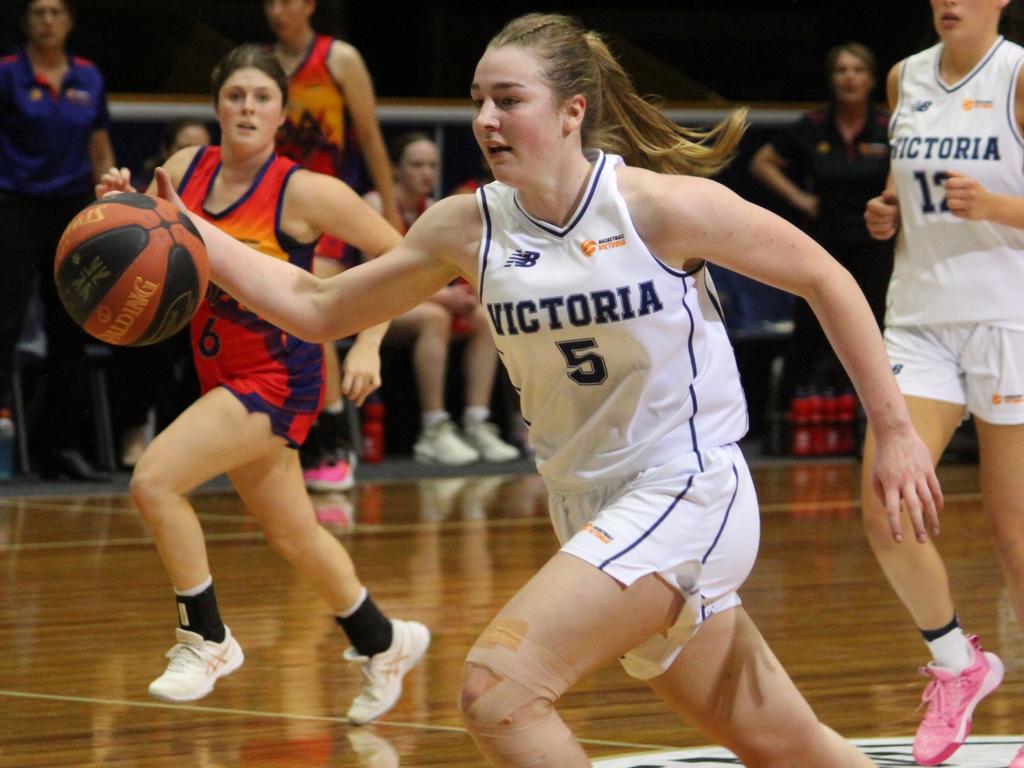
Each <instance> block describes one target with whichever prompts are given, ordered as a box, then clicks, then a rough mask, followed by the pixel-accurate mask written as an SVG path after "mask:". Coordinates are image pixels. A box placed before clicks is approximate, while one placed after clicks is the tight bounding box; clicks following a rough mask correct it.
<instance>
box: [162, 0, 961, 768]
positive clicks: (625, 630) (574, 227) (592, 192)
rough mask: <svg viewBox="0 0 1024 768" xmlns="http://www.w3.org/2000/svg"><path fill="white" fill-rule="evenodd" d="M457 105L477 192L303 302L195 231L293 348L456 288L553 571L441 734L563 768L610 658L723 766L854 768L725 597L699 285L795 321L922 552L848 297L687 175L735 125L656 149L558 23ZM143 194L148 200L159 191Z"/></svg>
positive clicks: (273, 270) (770, 220)
mask: <svg viewBox="0 0 1024 768" xmlns="http://www.w3.org/2000/svg"><path fill="white" fill-rule="evenodd" d="M470 93H471V96H472V98H473V101H474V103H475V105H476V114H475V117H474V120H473V131H474V135H475V137H476V140H477V143H478V145H479V146H480V148H481V150H482V151H483V153H484V155H485V157H486V158H487V161H488V164H489V165H490V167H491V170H492V171H493V172H494V178H495V179H496V182H495V183H494V184H491V185H488V186H486V187H484V189H483V190H482V191H481V192H480V193H479V194H478V196H477V197H476V198H471V197H469V196H468V195H453V196H452V197H449V198H446V199H444V200H441V201H439V202H438V203H437V204H436V205H433V206H431V207H430V208H429V209H427V210H426V211H425V212H424V213H423V215H422V216H420V217H419V218H418V219H417V220H416V223H415V224H414V225H413V226H412V228H411V229H410V230H409V232H408V234H407V235H406V237H405V239H404V240H403V241H402V243H401V244H400V245H399V246H397V247H396V248H395V249H394V250H392V251H390V252H389V253H387V254H385V255H383V256H382V257H379V258H377V259H374V260H373V261H372V262H368V263H366V264H363V265H360V266H359V267H356V268H354V269H351V270H347V271H346V272H344V273H342V274H340V275H338V276H337V277H334V278H331V279H329V280H319V279H318V278H316V277H315V276H311V275H309V274H308V273H304V272H300V271H298V270H295V269H291V268H290V266H289V265H287V264H284V263H283V262H277V263H275V264H267V263H264V262H271V261H273V260H271V259H258V258H255V257H254V254H252V252H251V250H250V249H248V248H247V247H246V246H244V245H243V244H241V243H239V242H237V241H235V240H232V239H231V238H229V237H227V236H226V235H224V234H223V233H221V232H219V231H218V230H217V229H216V228H214V227H212V226H210V225H209V224H208V223H205V222H202V221H197V222H196V224H197V226H198V227H199V228H200V229H201V231H202V234H203V237H204V239H205V240H206V243H207V248H208V250H209V252H210V268H211V273H212V275H213V279H214V280H215V281H216V282H217V284H218V285H220V286H221V287H223V288H224V289H225V290H227V291H230V293H231V295H232V296H236V297H238V299H239V300H240V301H244V302H245V303H246V304H247V305H248V306H250V307H252V308H253V309H254V311H258V312H260V314H261V315H263V316H264V317H267V318H268V319H269V320H271V321H272V322H274V323H275V324H276V325H279V326H280V327H282V328H284V329H286V330H288V331H289V332H292V333H295V334H296V335H298V336H300V337H304V338H310V339H311V340H315V341H323V340H325V339H329V338H333V337H335V336H343V335H347V334H348V333H351V332H353V331H354V330H358V328H359V326H360V325H361V324H364V323H365V324H372V323H376V322H380V321H382V320H385V319H388V318H391V317H394V316H396V315H398V314H401V313H402V312H405V311H408V310H409V309H410V308H411V307H413V306H415V305H417V304H418V303H420V302H422V301H424V300H426V299H427V298H429V297H430V296H431V295H432V294H433V293H434V292H435V291H437V290H438V289H439V288H441V287H442V286H444V285H447V284H448V283H449V282H450V281H451V280H452V279H453V278H456V277H460V276H461V277H463V278H465V279H466V280H467V281H468V282H470V283H471V284H474V285H475V286H476V288H477V290H478V291H479V294H480V297H481V301H482V302H483V303H484V305H485V307H486V309H487V312H488V315H489V319H490V322H491V325H492V332H493V334H494V338H495V341H496V343H497V346H498V349H499V351H500V353H501V356H502V359H503V360H504V362H505V364H506V366H507V367H508V370H509V374H510V376H511V379H512V381H513V383H514V384H515V385H516V387H517V388H518V389H519V390H520V394H521V396H522V407H523V413H524V416H525V417H526V419H527V420H529V421H530V440H531V443H532V444H533V445H534V447H535V449H536V451H537V456H538V466H539V468H540V471H541V472H542V473H543V475H544V478H545V481H546V483H547V484H548V486H549V488H550V490H551V497H550V503H549V506H550V512H551V519H552V524H553V527H554V528H555V532H556V534H557V535H558V537H559V540H560V541H561V542H562V548H561V549H560V551H559V552H557V553H556V554H555V555H554V556H552V557H551V559H550V560H548V562H547V563H545V564H544V565H543V566H542V567H541V568H540V569H539V570H538V572H537V573H536V574H535V575H534V576H533V578H532V579H530V581H529V582H528V583H527V584H526V585H524V586H523V587H522V588H521V589H520V590H519V591H518V592H517V593H516V594H515V595H514V596H513V597H512V598H511V599H510V600H509V601H508V603H507V604H506V605H505V606H504V607H503V608H502V609H501V611H500V612H499V613H498V615H497V616H496V617H495V618H494V620H493V621H492V622H491V623H490V625H488V627H487V628H485V629H484V630H483V632H482V633H481V635H480V637H479V638H478V640H477V641H476V643H475V644H474V646H473V648H472V649H471V650H470V651H469V655H468V656H467V660H466V665H465V670H464V677H463V681H462V690H461V695H460V710H461V712H462V716H463V719H464V721H465V724H466V729H467V731H468V732H469V733H470V735H471V736H472V737H473V739H474V741H475V742H476V744H477V746H478V747H479V749H480V751H481V752H482V753H483V754H484V756H485V757H486V758H487V759H488V760H489V761H490V762H491V763H493V764H495V765H501V766H537V765H557V766H560V767H561V766H564V767H565V768H582V767H583V766H589V765H590V761H589V759H588V758H587V755H586V753H585V752H584V750H583V748H582V747H581V745H580V743H579V742H578V741H577V739H576V738H575V737H574V736H573V734H572V732H571V731H570V730H569V729H568V728H567V727H566V725H565V723H564V722H563V721H562V720H561V718H560V717H559V716H558V713H557V710H556V709H555V706H554V704H555V702H556V701H557V700H558V699H559V697H560V696H561V694H562V693H563V692H564V691H565V690H566V689H568V688H569V687H570V686H572V685H573V684H575V683H576V682H577V681H578V680H580V679H581V678H582V677H584V676H585V675H587V674H589V673H590V672H592V671H594V670H595V669H597V668H599V667H601V666H604V665H606V664H610V663H613V662H615V661H617V660H620V659H621V660H622V664H623V666H624V667H625V669H626V671H627V672H628V673H629V674H630V675H633V676H634V677H636V678H639V679H642V680H645V681H646V682H647V684H648V685H649V687H650V688H651V689H652V690H653V691H654V692H655V693H656V694H657V695H658V696H660V697H661V698H662V699H663V700H664V701H665V702H666V703H667V704H668V705H669V706H670V707H672V709H673V710H674V711H676V712H677V713H678V714H679V715H680V717H682V718H684V719H685V720H687V721H689V722H691V723H693V724H694V725H696V726H697V727H698V728H701V729H702V730H703V731H704V732H705V733H706V734H708V735H709V736H710V737H711V738H713V739H714V740H716V741H718V742H720V743H722V744H724V745H725V746H727V747H728V748H729V749H731V750H732V751H733V752H734V753H736V755H737V756H738V757H739V758H740V759H741V760H742V761H743V762H744V763H745V764H747V765H783V764H785V765H790V766H800V767H801V768H821V766H840V765H841V766H843V767H844V768H866V767H867V766H869V765H871V763H870V761H869V760H868V759H867V758H866V757H865V756H864V755H863V754H862V753H860V752H859V751H858V750H857V749H856V748H855V747H853V746H852V745H851V744H849V743H848V742H846V741H845V740H843V739H842V738H840V737H839V736H838V734H836V733H835V732H834V731H832V730H830V729H829V728H827V727H826V726H824V725H823V724H822V723H820V722H819V721H818V720H817V718H816V716H815V715H814V713H813V711H811V709H810V707H809V706H808V704H807V702H806V701H805V700H804V699H803V697H802V696H801V694H800V692H799V691H798V690H797V688H796V686H795V685H794V684H793V681H792V680H791V679H790V678H789V676H788V675H787V674H786V672H785V670H784V669H783V668H782V666H781V665H780V664H779V663H778V661H777V660H776V659H775V657H774V656H773V655H772V652H771V650H770V649H769V647H768V645H767V643H766V642H765V640H764V638H763V637H761V635H760V633H759V632H758V631H757V628H756V627H755V626H754V623H753V621H752V620H751V619H750V617H749V615H748V614H747V613H746V611H745V609H744V608H743V606H742V604H741V603H740V600H739V597H738V595H737V590H738V589H739V587H740V586H741V584H742V583H743V580H744V578H745V577H746V575H747V573H748V572H749V570H750V568H751V567H752V566H753V563H754V558H755V555H756V550H757V542H758V535H759V532H758V510H757V499H756V496H755V493H754V490H753V482H752V480H751V477H750V473H749V471H748V470H747V466H746V463H745V462H744V460H743V456H742V454H741V453H740V451H739V449H738V448H737V447H736V445H735V441H736V440H737V439H739V438H740V437H741V436H742V435H743V433H744V431H745V429H746V407H745V403H744V398H743V392H742V390H741V388H740V385H739V377H738V375H737V372H736V363H735V359H734V356H733V353H732V348H731V346H730V345H729V341H728V339H727V337H726V334H725V330H724V326H723V322H722V316H721V313H720V311H719V308H718V306H717V301H716V299H715V295H714V291H713V288H712V286H711V282H710V280H709V278H708V275H707V264H708V263H709V262H710V263H715V264H719V265H721V266H723V267H725V268H728V269H733V270H736V271H739V272H741V273H743V274H746V275H748V276H749V277H752V278H754V279H758V280H761V281H763V282H768V283H771V284H772V285H775V286H778V287H780V288H783V289H786V290H790V291H792V292H794V293H797V294H799V295H800V296H802V297H804V298H805V299H807V300H808V301H809V302H810V303H811V305H812V306H813V307H814V309H815V311H816V313H817V314H818V316H819V318H820V319H821V321H822V324H823V325H824V327H825V328H826V330H827V331H828V334H829V337H830V338H831V339H832V340H833V342H834V344H835V347H836V350H837V353H838V354H839V357H840V359H842V360H843V361H844V364H845V365H846V367H847V369H848V371H849V373H850V377H851V380H852V381H853V382H854V384H855V386H856V387H857V389H858V392H859V394H860V395H861V401H862V402H863V403H864V407H865V409H866V411H867V414H868V418H869V420H870V421H872V423H874V424H875V427H876V429H877V430H878V431H879V434H880V438H879V445H880V451H879V459H878V461H877V462H876V463H875V466H874V468H873V471H872V477H873V478H874V480H875V482H876V484H877V488H878V492H879V493H880V494H881V495H883V496H884V497H885V499H886V503H887V508H888V509H889V511H890V514H891V516H892V519H893V521H894V528H893V534H894V535H899V534H900V530H901V528H900V525H899V522H898V520H899V508H900V504H901V503H902V504H905V505H906V507H907V508H908V509H909V510H910V512H911V517H912V525H913V529H914V532H915V534H916V535H918V536H920V537H923V536H924V531H925V527H926V526H929V527H932V528H934V527H936V526H937V521H938V518H937V508H938V507H940V506H941V502H942V500H941V492H940V491H939V488H938V481H937V480H936V479H935V475H934V472H933V469H932V467H931V465H930V461H929V457H928V453H927V450H926V449H925V447H924V444H923V443H922V441H921V440H920V438H919V437H918V436H917V435H916V434H915V433H914V431H913V430H912V429H911V427H910V420H909V415H908V414H907V412H906V407H905V405H904V403H903V401H902V399H901V397H900V393H899V390H898V388H897V386H896V382H895V381H894V379H893V377H892V375H891V373H890V372H889V370H888V365H887V361H886V358H885V350H884V347H883V344H882V340H881V337H880V335H879V334H878V332H877V325H876V323H875V320H874V316H873V315H872V313H871V310H870V308H869V307H868V304H867V301H866V300H865V299H864V296H863V294H861V293H860V291H859V290H858V289H857V285H856V282H855V281H854V280H853V278H852V277H851V276H850V275H849V273H848V272H846V271H845V270H844V269H842V268H841V267H840V266H839V265H838V264H837V263H836V262H835V261H834V260H833V259H831V258H830V257H829V256H828V254H827V253H825V252H824V251H823V250H822V249H821V248H820V247H819V246H818V245H816V244H815V243H814V241H813V240H811V239H810V238H809V237H807V236H806V235H804V234H803V233H801V232H800V231H799V230H798V229H796V228H795V227H793V226H791V225H789V224H788V223H786V222H785V221H783V220H782V219H780V218H778V217H777V216H774V215H772V214H770V213H768V212H767V211H765V210H763V209H761V208H758V207H757V206H754V205H751V204H750V203H747V202H746V201H744V200H742V199H741V198H739V197H738V196H737V195H735V194H733V193H732V192H730V191H729V190H728V189H726V188H725V187H723V186H721V185H720V184H717V183H715V182H713V181H709V180H707V179H704V178H699V177H700V176H707V175H711V174H712V173H714V172H716V171H717V170H719V169H720V168H722V167H723V165H724V164H725V163H726V162H728V159H729V158H730V157H731V155H732V152H733V151H734V150H735V149H736V147H737V145H738V143H739V140H740V138H741V137H742V134H743V130H744V128H745V121H744V113H743V112H737V113H735V114H733V115H731V116H730V117H728V118H727V119H726V120H725V121H723V123H722V124H721V125H719V126H717V127H716V128H715V129H713V130H712V131H710V132H707V133H701V132H694V131H690V130H687V129H685V128H680V127H679V126H676V125H675V124H674V123H672V122H671V121H670V120H668V118H666V117H665V116H664V115H663V114H662V113H661V112H660V111H659V110H657V109H656V108H655V107H654V106H652V105H650V104H648V103H647V102H645V101H644V100H643V99H641V98H640V97H639V96H638V95H637V94H636V92H635V90H634V89H633V87H632V84H631V83H630V82H629V78H628V76H627V75H626V73H625V72H624V71H623V70H622V67H621V66H620V65H619V63H618V62H617V61H616V60H615V58H614V57H613V56H612V54H611V52H610V51H609V50H608V47H607V46H606V45H605V43H604V42H603V41H602V40H601V39H600V37H598V36H597V35H596V34H595V33H591V32H588V31H587V30H584V29H582V28H581V27H580V26H579V25H578V23H577V22H575V21H573V20H572V19H569V18H567V17H564V16H560V15H556V14H529V15H527V16H523V17H520V18H518V19H515V20H513V21H511V22H509V23H508V24H507V25H506V26H505V27H504V28H503V29H502V31H501V32H500V33H499V34H498V35H497V36H496V37H495V38H494V39H493V40H492V41H491V42H490V44H489V46H488V48H487V50H486V51H485V52H484V54H483V56H482V57H481V59H480V62H479V63H478V65H477V68H476V73H475V75H474V80H473V84H472V86H471V88H470ZM596 148H600V149H596ZM606 152H607V154H606ZM612 153H614V154H612ZM618 155H621V157H622V158H624V159H625V162H622V161H621V160H620V159H619V157H618ZM161 194H163V195H164V196H172V197H173V193H172V190H171V189H170V187H169V185H168V184H167V183H166V179H162V180H161Z"/></svg>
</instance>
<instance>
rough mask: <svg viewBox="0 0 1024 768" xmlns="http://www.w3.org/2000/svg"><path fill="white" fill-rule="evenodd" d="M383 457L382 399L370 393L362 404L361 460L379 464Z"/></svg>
mask: <svg viewBox="0 0 1024 768" xmlns="http://www.w3.org/2000/svg"><path fill="white" fill-rule="evenodd" d="M383 458H384V401H383V400H381V398H380V396H379V395H370V397H369V399H368V400H367V401H366V403H365V404H364V405H363V461H365V462H366V463H367V464H379V463H380V462H381V460H383Z"/></svg>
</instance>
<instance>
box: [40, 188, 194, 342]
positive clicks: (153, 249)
mask: <svg viewBox="0 0 1024 768" xmlns="http://www.w3.org/2000/svg"><path fill="white" fill-rule="evenodd" d="M53 276H54V280H56V283H57V293H58V295H59V296H60V300H61V302H62V303H63V304H64V307H65V309H67V311H68V313H69V314H70V315H71V317H72V318H74V320H75V322H76V323H78V324H79V325H80V326H81V327H82V328H83V329H85V331H86V332H88V333H89V334H91V335H92V336H95V337H96V338H97V339H100V340H101V341H105V342H108V343H110V344H117V345H120V346H131V347H136V346H143V345H145V344H155V343H156V342H158V341H162V340H163V339H166V338H167V337H169V336H171V335H173V334H174V333H176V332H177V331H178V330H180V329H181V328H182V327H183V326H184V325H185V324H186V323H187V322H188V321H189V319H190V318H191V317H192V315H193V314H194V313H195V311H196V309H197V308H198V307H199V302H200V301H201V300H202V298H203V295H204V294H205V293H206V285H207V282H208V280H209V264H208V263H207V259H206V246H205V245H204V244H203V239H202V237H201V236H200V235H199V231H198V230H197V229H196V227H195V225H194V224H193V223H192V222H191V221H190V220H189V218H188V217H187V216H186V215H185V214H184V213H181V212H180V211H178V209H177V208H175V207H174V205H173V204H172V203H169V202H168V201H166V200H162V199H160V198H157V197H152V196H150V195H144V194H141V193H135V192H129V193H125V194H120V195H111V196H108V197H103V198H101V199H99V200H97V201H95V202H93V203H90V204H89V205H87V206H86V207H85V208H83V209H82V210H81V211H80V212H79V213H78V215H77V216H75V218H73V219H72V220H71V222H70V223H69V224H68V226H67V228H66V229H65V230H64V234H63V235H62V236H61V239H60V243H59V244H58V245H57V255H56V259H55V261H54V265H53Z"/></svg>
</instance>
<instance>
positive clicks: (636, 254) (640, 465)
mask: <svg viewBox="0 0 1024 768" xmlns="http://www.w3.org/2000/svg"><path fill="white" fill-rule="evenodd" d="M589 156H590V158H591V159H592V160H593V163H594V169H593V172H592V173H591V177H590V180H589V182H588V188H587V190H586V194H585V195H584V196H583V199H582V202H581V203H580V206H579V208H578V209H577V210H576V211H575V212H574V213H573V215H572V217H571V218H570V220H569V223H568V224H566V225H565V226H563V227H559V226H555V225H553V224H550V223H548V222H545V221H541V220H538V219H535V218H533V217H531V216H530V215H529V214H528V213H526V211H525V210H524V209H523V208H521V207H520V205H519V203H518V201H517V199H516V193H515V190H514V189H513V188H511V187H509V186H506V185H505V184H502V183H500V182H493V183H491V184H488V185H487V186H486V187H483V188H482V189H480V190H479V191H478V193H477V201H478V203H479V205H480V211H481V215H482V217H483V222H484V228H483V237H482V238H481V247H480V297H481V301H482V302H483V304H484V306H485V307H486V309H487V312H488V315H489V316H490V323H491V332H492V334H493V336H494V341H495V343H496V344H497V347H498V352H499V354H500V356H501V360H502V362H503V363H504V364H505V367H506V368H507V369H508V373H509V377H510V378H511V380H512V384H513V386H514V387H515V388H516V391H517V392H519V394H520V396H521V408H522V413H523V417H524V419H525V420H526V423H527V425H528V426H529V430H530V433H529V434H530V443H531V445H532V446H533V448H534V450H535V451H536V456H537V467H538V469H539V471H540V472H541V474H542V475H543V476H544V478H545V480H546V481H547V483H548V486H549V488H550V489H551V490H552V491H555V492H560V493H566V492H571V491H575V490H581V489H583V488H588V487H593V486H595V485H597V484H600V483H603V482H609V481H612V480H615V479H621V478H626V477H630V476H632V475H634V474H636V473H638V472H640V471H641V470H643V469H646V468H648V467H652V466H657V465H660V464H664V463H665V462H667V461H669V460H670V459H672V458H674V457H677V456H679V455H680V454H681V453H683V452H690V451H695V450H699V449H700V448H702V447H705V446H707V447H710V446H718V445H724V444H727V443H733V442H736V441H737V440H739V439H740V438H741V437H742V436H743V435H744V434H745V433H746V430H747V410H746V401H745V399H744V395H743V390H742V388H741V386H740V380H739V374H738V372H737V369H736V360H735V356H734V355H733V351H732V346H731V345H730V343H729V339H728V337H727V336H726V331H725V325H724V322H723V320H722V314H721V310H720V308H719V307H720V304H719V302H718V298H717V296H716V295H715V293H714V287H713V285H712V284H711V279H710V277H709V275H708V272H707V268H706V267H705V266H701V267H700V268H698V269H695V270H694V271H692V272H682V271H679V270H675V269H672V268H670V267H668V266H666V265H665V264H663V263H662V262H661V261H659V260H658V259H657V258H656V257H655V256H654V255H653V254H652V253H651V252H650V251H649V250H648V248H647V246H646V245H645V244H644V242H643V241H642V240H641V239H640V237H639V236H638V235H637V233H636V230H635V229H634V228H633V224H632V221H631V219H630V216H629V211H628V210H627V209H626V204H625V202H624V201H623V199H622V196H621V195H620V194H619V191H618V183H617V178H616V172H615V168H616V167H617V166H618V165H619V164H620V163H622V159H621V158H619V157H617V156H614V155H604V154H603V153H600V152H595V153H592V154H590V155H589Z"/></svg>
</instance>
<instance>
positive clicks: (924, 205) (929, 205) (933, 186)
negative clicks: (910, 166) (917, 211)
mask: <svg viewBox="0 0 1024 768" xmlns="http://www.w3.org/2000/svg"><path fill="white" fill-rule="evenodd" d="M948 178H949V174H948V173H946V172H945V171H936V172H935V173H934V174H932V178H931V183H929V181H928V173H927V172H926V171H914V180H915V181H916V182H917V185H918V186H919V187H920V188H921V198H922V202H921V212H922V213H935V212H936V211H938V212H939V213H946V212H948V211H949V206H948V205H946V187H945V184H946V179H948ZM933 190H934V191H935V196H936V197H937V198H938V199H939V207H938V208H936V207H935V203H934V202H933V198H932V191H933Z"/></svg>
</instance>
